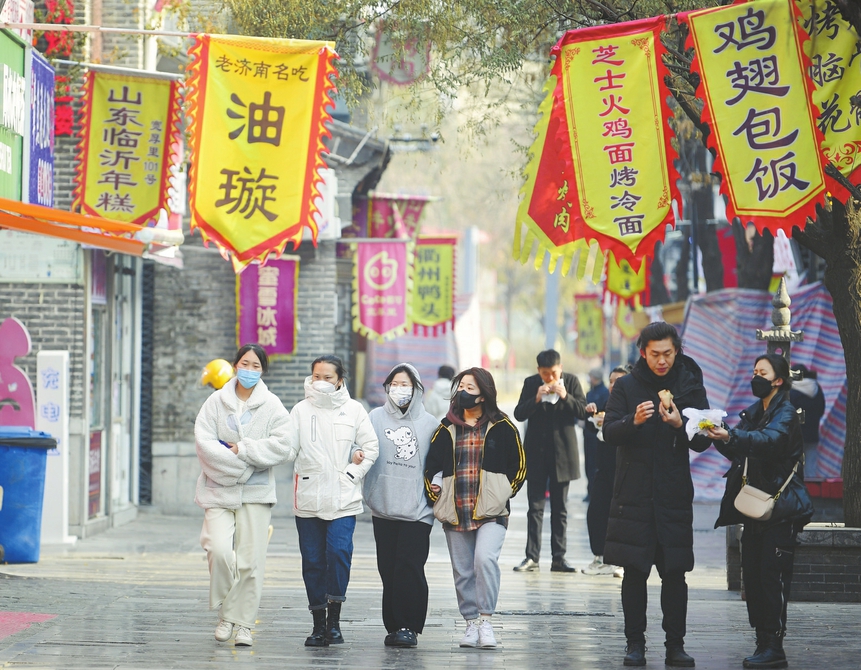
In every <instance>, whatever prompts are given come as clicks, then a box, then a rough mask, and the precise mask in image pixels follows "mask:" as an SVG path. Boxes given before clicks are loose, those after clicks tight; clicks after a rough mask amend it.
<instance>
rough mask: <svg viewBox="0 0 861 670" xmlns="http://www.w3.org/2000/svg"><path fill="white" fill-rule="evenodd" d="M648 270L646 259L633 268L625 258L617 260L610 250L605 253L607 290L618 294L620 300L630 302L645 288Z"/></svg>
mask: <svg viewBox="0 0 861 670" xmlns="http://www.w3.org/2000/svg"><path fill="white" fill-rule="evenodd" d="M648 272H649V263H648V260H645V261H644V262H643V263H641V264H640V268H639V269H638V270H634V268H633V267H631V264H630V263H629V262H628V261H627V260H624V259H623V260H620V261H617V260H616V258H615V256H614V255H613V253H612V252H611V253H609V254H607V290H608V291H609V292H610V293H612V294H613V295H615V296H618V297H619V299H620V302H622V301H624V302H630V301H631V300H632V299H633V298H634V296H638V295H639V294H641V293H643V292H644V291H645V290H646V288H647V283H648V282H647V277H648V276H649V275H648Z"/></svg>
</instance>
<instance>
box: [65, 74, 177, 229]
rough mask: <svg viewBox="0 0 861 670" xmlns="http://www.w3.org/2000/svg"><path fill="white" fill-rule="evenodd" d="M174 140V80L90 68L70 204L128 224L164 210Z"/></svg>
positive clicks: (174, 156)
mask: <svg viewBox="0 0 861 670" xmlns="http://www.w3.org/2000/svg"><path fill="white" fill-rule="evenodd" d="M179 140H180V128H179V90H178V83H177V82H175V81H168V80H165V79H156V78H153V77H140V76H129V75H124V74H113V73H107V72H96V71H94V70H90V71H89V72H88V73H87V83H86V89H85V92H84V105H83V111H82V113H81V142H80V144H79V146H78V165H77V170H76V175H75V193H74V201H73V205H72V206H73V208H74V209H76V210H78V211H80V212H81V213H82V214H89V215H91V216H101V217H105V218H110V219H115V220H118V221H127V222H129V223H139V224H146V223H148V222H150V221H154V220H156V219H157V218H158V215H159V211H160V210H162V209H164V210H165V211H167V210H168V188H169V186H170V169H171V166H172V165H174V164H178V163H179V160H180V156H179V155H178V154H177V153H176V152H175V151H174V145H175V144H177V143H178V142H179Z"/></svg>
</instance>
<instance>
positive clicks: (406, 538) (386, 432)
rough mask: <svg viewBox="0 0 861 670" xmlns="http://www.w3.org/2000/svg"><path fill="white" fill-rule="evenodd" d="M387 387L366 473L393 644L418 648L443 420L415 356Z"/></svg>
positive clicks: (393, 373) (375, 418)
mask: <svg viewBox="0 0 861 670" xmlns="http://www.w3.org/2000/svg"><path fill="white" fill-rule="evenodd" d="M383 388H385V390H386V404H385V405H384V406H382V407H378V408H377V409H375V410H373V411H372V412H371V413H370V418H371V425H372V426H373V427H374V431H375V432H376V434H377V438H378V439H379V441H380V454H379V456H378V457H377V460H376V461H375V462H374V465H373V467H372V468H371V469H370V471H369V472H368V474H367V475H366V477H365V483H364V498H365V504H366V505H367V506H368V508H369V509H370V510H371V514H372V516H373V523H374V539H375V540H376V543H377V569H378V570H379V571H380V578H381V579H382V581H383V624H384V625H385V627H386V630H387V631H388V633H389V634H388V635H386V639H385V644H386V646H389V647H415V646H416V645H417V644H418V641H417V638H416V635H417V634H418V633H421V632H422V629H423V628H424V624H425V617H426V616H427V608H428V583H427V579H426V578H425V563H426V562H427V559H428V552H429V551H430V532H431V528H432V527H433V520H434V517H433V509H432V508H431V507H430V505H429V504H428V501H427V498H426V497H425V494H424V469H425V458H426V457H427V453H428V449H429V448H430V441H431V436H432V435H433V433H434V431H435V430H436V428H437V426H438V425H439V422H438V421H437V420H436V419H435V418H434V417H433V416H432V415H431V414H429V413H428V412H427V411H426V410H425V408H424V405H423V404H422V394H423V393H424V387H423V386H422V382H421V378H420V377H419V373H418V371H417V370H416V369H415V368H414V367H413V366H412V365H410V364H409V363H400V364H398V365H396V366H395V367H394V368H393V369H392V371H391V372H390V373H389V375H388V377H386V381H385V382H383Z"/></svg>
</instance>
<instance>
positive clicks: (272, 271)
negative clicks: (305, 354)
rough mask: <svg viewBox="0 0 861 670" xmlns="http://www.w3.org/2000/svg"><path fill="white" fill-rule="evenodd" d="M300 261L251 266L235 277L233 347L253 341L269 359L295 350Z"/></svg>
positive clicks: (269, 262)
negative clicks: (234, 342)
mask: <svg viewBox="0 0 861 670" xmlns="http://www.w3.org/2000/svg"><path fill="white" fill-rule="evenodd" d="M298 287H299V262H298V261H295V260H269V261H267V262H266V265H259V264H257V263H252V264H251V265H249V266H248V267H247V268H246V269H245V271H244V272H242V274H239V275H237V276H236V314H237V317H238V323H237V325H236V344H237V346H240V347H241V346H243V345H245V344H249V343H252V342H256V343H257V344H259V345H260V346H261V347H263V349H264V350H265V351H266V354H267V355H268V356H269V358H273V357H278V356H292V355H293V353H295V351H296V299H297V296H298Z"/></svg>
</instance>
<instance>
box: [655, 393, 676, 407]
mask: <svg viewBox="0 0 861 670" xmlns="http://www.w3.org/2000/svg"><path fill="white" fill-rule="evenodd" d="M658 397H659V398H660V399H661V404H662V405H663V406H664V409H672V408H673V394H672V392H671V391H667V390H666V389H664V390H663V391H658Z"/></svg>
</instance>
